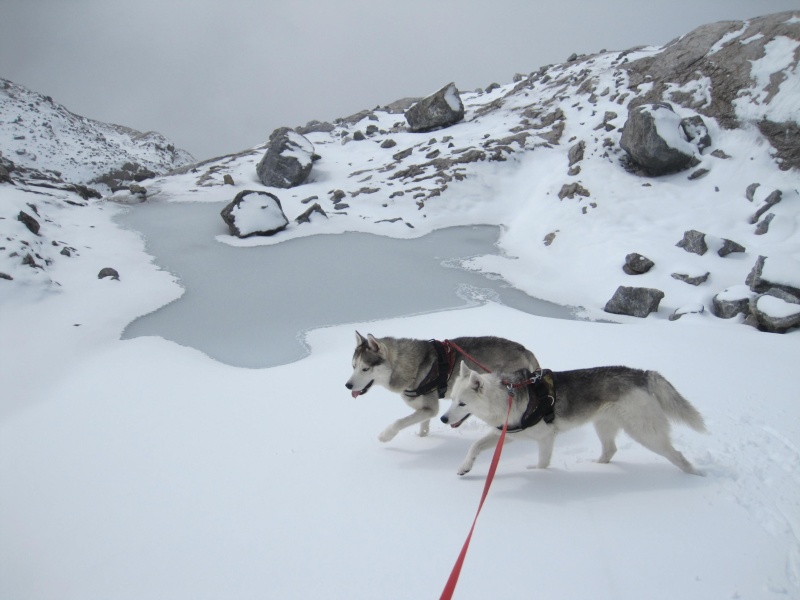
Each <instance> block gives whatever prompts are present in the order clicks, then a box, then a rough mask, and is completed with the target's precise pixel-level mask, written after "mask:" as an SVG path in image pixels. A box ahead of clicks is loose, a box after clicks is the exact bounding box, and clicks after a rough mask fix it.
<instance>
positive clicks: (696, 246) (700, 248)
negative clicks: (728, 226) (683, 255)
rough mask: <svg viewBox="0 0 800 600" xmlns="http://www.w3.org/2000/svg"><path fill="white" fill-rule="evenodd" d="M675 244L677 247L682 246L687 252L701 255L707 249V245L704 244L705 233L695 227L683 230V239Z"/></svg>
mask: <svg viewBox="0 0 800 600" xmlns="http://www.w3.org/2000/svg"><path fill="white" fill-rule="evenodd" d="M675 245H676V246H677V247H678V248H683V249H684V250H686V251H687V252H692V253H694V254H699V255H700V256H703V254H705V253H706V252H707V251H708V246H707V245H706V234H705V233H703V232H701V231H697V230H695V229H690V230H689V231H685V232H684V234H683V239H682V240H681V241H680V242H678V243H677V244H675Z"/></svg>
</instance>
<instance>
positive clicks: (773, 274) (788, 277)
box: [745, 256, 800, 297]
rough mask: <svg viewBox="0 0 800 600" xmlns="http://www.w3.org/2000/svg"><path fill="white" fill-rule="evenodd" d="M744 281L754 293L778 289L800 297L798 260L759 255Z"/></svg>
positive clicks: (799, 267) (799, 263) (799, 264)
mask: <svg viewBox="0 0 800 600" xmlns="http://www.w3.org/2000/svg"><path fill="white" fill-rule="evenodd" d="M745 283H746V284H747V285H748V286H750V289H751V290H753V291H754V292H756V293H764V292H767V291H769V290H771V289H779V290H783V291H785V292H788V293H789V294H791V295H793V296H797V297H800V262H798V261H796V260H794V259H792V258H789V257H782V256H781V257H767V256H759V257H758V260H756V264H755V265H754V266H753V269H752V270H751V271H750V274H749V275H748V276H747V279H746V280H745Z"/></svg>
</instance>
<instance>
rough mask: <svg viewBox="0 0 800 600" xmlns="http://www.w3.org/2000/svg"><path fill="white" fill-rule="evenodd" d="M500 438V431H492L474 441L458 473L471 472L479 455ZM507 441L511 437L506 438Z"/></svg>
mask: <svg viewBox="0 0 800 600" xmlns="http://www.w3.org/2000/svg"><path fill="white" fill-rule="evenodd" d="M499 438H500V432H499V431H490V432H489V433H487V434H486V435H485V436H483V437H482V438H481V439H479V440H477V441H476V442H474V443H473V444H472V446H470V447H469V451H468V452H467V456H466V458H465V459H464V462H462V463H461V466H460V467H459V468H458V471H457V472H458V474H459V475H466V474H467V473H469V472H470V471H471V470H472V466H473V465H474V464H475V459H476V458H478V455H479V454H480V453H481V452H483V451H484V450H486V449H487V448H491V447H492V446H494V445H496V444H497V440H498V439H499ZM506 441H511V438H506Z"/></svg>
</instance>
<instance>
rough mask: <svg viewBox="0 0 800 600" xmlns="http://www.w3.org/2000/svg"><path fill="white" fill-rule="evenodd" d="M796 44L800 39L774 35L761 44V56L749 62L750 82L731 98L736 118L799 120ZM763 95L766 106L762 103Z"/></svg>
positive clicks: (799, 92) (799, 81)
mask: <svg viewBox="0 0 800 600" xmlns="http://www.w3.org/2000/svg"><path fill="white" fill-rule="evenodd" d="M799 46H800V41H797V40H793V39H791V38H789V37H786V36H777V37H775V39H773V40H770V41H769V42H768V43H767V44H766V45H765V46H764V50H765V53H764V57H763V58H760V59H758V60H754V61H751V64H752V67H751V74H752V77H753V79H754V85H753V87H752V88H751V90H748V91H743V92H742V93H741V94H740V97H739V98H737V99H736V101H735V106H736V113H737V115H739V117H740V118H744V119H756V118H764V117H766V118H768V119H769V120H771V121H775V122H776V123H783V122H797V121H800V102H798V101H797V98H798V96H800V77H798V72H797V61H796V60H795V59H794V56H795V53H796V52H797V48H798V47H799ZM773 86H775V87H777V90H773V89H772V88H773ZM767 98H769V106H765V104H766V101H767Z"/></svg>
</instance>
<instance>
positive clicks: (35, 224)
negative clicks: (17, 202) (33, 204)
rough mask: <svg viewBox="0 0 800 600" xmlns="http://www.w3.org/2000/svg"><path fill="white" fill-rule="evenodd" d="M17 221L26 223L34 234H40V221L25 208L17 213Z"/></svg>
mask: <svg viewBox="0 0 800 600" xmlns="http://www.w3.org/2000/svg"><path fill="white" fill-rule="evenodd" d="M17 221H19V222H20V223H22V224H23V225H25V227H27V228H28V230H29V231H30V232H31V233H32V234H34V235H39V229H40V225H39V221H37V220H36V219H35V218H33V217H32V216H31V215H29V214H28V213H26V212H25V211H24V210H21V211H19V214H18V215H17Z"/></svg>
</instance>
